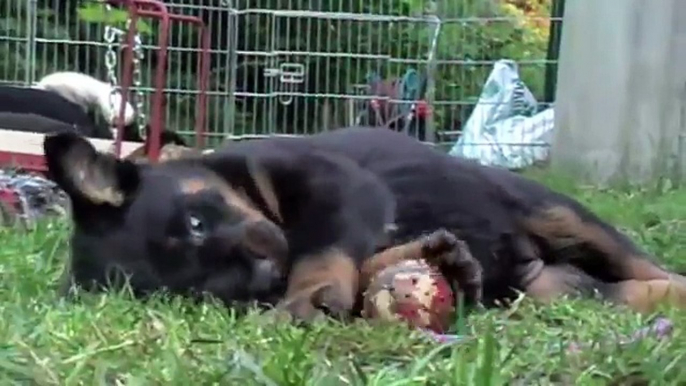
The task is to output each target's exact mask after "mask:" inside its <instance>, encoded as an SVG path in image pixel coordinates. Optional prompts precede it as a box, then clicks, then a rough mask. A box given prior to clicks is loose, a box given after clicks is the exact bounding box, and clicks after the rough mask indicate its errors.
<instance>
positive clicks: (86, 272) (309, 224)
mask: <svg viewBox="0 0 686 386" xmlns="http://www.w3.org/2000/svg"><path fill="white" fill-rule="evenodd" d="M44 147H45V154H46V158H47V162H48V165H49V168H50V172H51V175H52V178H53V179H54V180H55V181H56V182H57V183H58V184H59V185H60V186H61V187H62V188H63V189H64V190H65V191H66V192H67V193H68V194H69V196H70V197H71V199H72V205H73V221H74V224H75V227H74V231H73V235H72V243H71V248H72V256H71V261H70V265H69V277H70V279H71V280H70V283H72V284H76V285H78V286H81V287H85V288H89V289H96V288H103V287H107V286H119V285H121V284H122V283H123V280H124V275H122V272H123V273H125V274H126V275H129V283H130V285H131V288H132V289H133V290H134V293H135V294H137V295H139V296H144V295H147V294H149V293H151V292H154V291H157V290H160V289H163V288H165V289H167V290H168V291H171V292H172V293H177V294H184V295H188V296H193V297H195V296H198V294H199V293H202V292H209V293H211V294H213V295H214V296H216V297H217V298H219V299H221V300H223V301H224V302H226V303H227V304H234V303H235V302H246V301H258V302H262V303H269V304H274V303H278V304H279V305H280V306H281V307H283V308H285V309H286V310H288V311H289V312H290V313H291V314H293V315H294V316H296V317H298V318H301V319H306V320H307V319H310V318H312V317H314V316H316V315H318V314H319V313H320V312H321V311H322V310H325V311H327V312H332V313H335V314H343V315H346V314H349V313H350V312H351V311H353V310H354V308H355V305H356V299H357V298H358V296H359V291H358V285H359V281H360V277H359V276H360V275H359V268H360V266H361V264H362V263H363V262H364V261H365V260H366V259H369V257H370V256H372V255H373V254H374V253H375V252H380V253H386V254H391V255H392V254H393V252H392V251H393V249H392V250H391V252H389V251H385V252H384V248H385V247H386V246H393V245H396V246H397V245H400V244H403V243H406V242H407V243H409V244H407V245H408V246H409V247H408V248H415V249H414V250H415V251H416V250H423V249H422V248H423V247H421V245H422V244H421V243H422V242H421V241H420V242H419V245H420V248H419V249H417V245H418V243H417V242H416V241H413V240H416V239H417V238H419V237H420V236H422V235H424V234H427V233H431V232H433V231H435V230H437V229H446V230H448V231H450V232H452V233H454V234H455V235H457V236H458V237H459V238H461V239H462V240H464V241H465V242H466V244H467V245H468V246H469V249H470V250H471V252H472V254H473V255H474V257H475V258H476V259H477V260H478V261H479V262H480V264H481V266H482V268H483V274H482V275H483V277H482V278H479V277H472V278H470V277H469V275H466V274H465V272H464V270H465V266H464V264H463V263H464V262H463V261H461V260H460V257H459V256H456V255H455V254H456V252H455V250H452V249H451V248H450V245H447V247H446V248H434V249H433V251H434V252H431V253H435V251H437V250H439V251H441V252H440V253H439V254H440V256H437V257H435V258H434V260H435V261H438V262H439V263H440V265H441V269H442V270H443V273H444V274H446V275H447V276H449V277H452V278H459V279H460V280H461V282H460V283H459V285H460V288H461V289H462V290H464V291H465V292H466V293H467V294H468V297H470V298H471V299H472V300H477V299H479V293H480V291H479V289H480V288H482V293H483V297H482V298H481V300H482V301H483V303H484V304H485V305H493V304H494V303H495V302H496V301H500V300H504V299H508V298H511V297H513V296H516V295H517V293H518V291H523V292H525V293H527V294H528V295H530V296H532V297H534V298H536V299H541V300H548V299H552V298H554V297H556V296H560V295H563V294H580V295H587V296H590V295H593V294H599V295H600V296H601V297H602V298H604V299H607V300H610V301H613V302H616V303H622V304H627V305H628V306H630V307H632V308H633V309H636V310H638V311H650V310H652V309H653V308H654V307H655V306H656V305H657V304H658V303H659V302H661V301H664V300H669V301H672V302H673V303H675V304H676V305H679V306H684V305H686V279H685V278H684V277H682V276H679V275H677V274H674V273H671V272H669V271H667V270H666V269H664V268H661V267H660V266H659V265H658V264H656V263H654V262H652V261H651V259H650V258H649V257H648V256H647V255H646V254H645V253H644V252H643V251H642V250H640V249H639V248H638V247H637V246H636V245H635V244H633V243H632V242H631V241H630V240H629V239H628V238H627V237H625V236H624V235H623V234H621V233H620V232H619V231H617V230H616V229H615V228H614V227H612V226H610V225H609V224H607V223H605V222H603V221H602V220H601V219H599V218H598V217H596V216H595V215H594V214H593V213H591V212H590V211H588V210H587V209H586V208H584V207H583V206H581V205H580V204H579V203H578V202H576V201H574V200H573V199H571V198H569V197H567V196H565V195H562V194H558V193H555V192H553V191H551V190H549V189H547V188H546V187H544V186H542V185H540V184H538V183H536V182H533V181H530V180H528V179H525V178H523V177H521V176H519V175H517V174H514V173H511V172H509V171H507V170H503V169H496V168H491V167H485V166H480V165H478V164H476V163H473V162H471V161H466V160H461V159H456V158H453V157H450V156H447V155H445V154H443V153H441V152H439V151H438V150H434V149H432V148H430V147H427V146H426V145H423V144H421V143H419V142H417V141H416V140H414V139H411V138H409V137H407V136H405V135H403V134H399V133H395V132H392V131H390V130H369V129H366V128H351V129H345V130H338V131H334V132H329V133H324V134H319V135H314V136H310V137H305V138H270V139H262V140H253V141H245V142H240V143H231V144H230V145H228V146H226V147H225V148H223V149H221V150H219V151H216V152H214V153H213V154H210V155H206V156H203V157H201V158H191V159H182V160H173V161H169V162H164V163H161V164H157V165H146V164H141V165H138V164H134V163H132V162H128V161H117V160H115V159H113V158H111V157H110V156H108V155H104V154H98V153H96V152H95V151H94V150H93V148H92V147H91V146H90V145H89V143H88V142H86V141H84V140H83V139H82V138H80V137H78V136H77V135H74V134H59V135H54V136H50V137H48V138H47V139H46V141H45V143H44ZM389 224H395V227H396V230H395V231H394V233H393V235H392V237H391V240H387V239H385V237H387V236H388V232H387V230H388V229H389ZM424 249H425V248H424ZM398 250H402V248H395V251H398ZM400 255H401V254H400ZM390 259H391V260H392V259H393V257H392V256H391V257H390ZM474 272H478V270H476V271H474ZM481 279H482V280H481ZM363 280H364V278H363Z"/></svg>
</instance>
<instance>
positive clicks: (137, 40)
mask: <svg viewBox="0 0 686 386" xmlns="http://www.w3.org/2000/svg"><path fill="white" fill-rule="evenodd" d="M130 25H131V19H129V20H128V21H127V28H128V27H129V26H130ZM143 59H145V54H144V53H143V42H142V40H141V36H140V35H139V34H136V36H134V39H133V86H134V88H135V93H136V124H137V126H138V134H139V135H140V136H141V138H146V134H147V133H146V131H145V124H146V122H145V109H144V103H143V101H144V97H143V90H142V85H143V81H142V74H141V63H142V62H143Z"/></svg>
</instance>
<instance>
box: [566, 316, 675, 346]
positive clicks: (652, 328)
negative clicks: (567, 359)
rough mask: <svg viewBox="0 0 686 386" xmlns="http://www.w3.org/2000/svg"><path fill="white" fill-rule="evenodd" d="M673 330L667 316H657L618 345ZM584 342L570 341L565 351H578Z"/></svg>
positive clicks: (661, 334) (658, 337) (668, 334)
mask: <svg viewBox="0 0 686 386" xmlns="http://www.w3.org/2000/svg"><path fill="white" fill-rule="evenodd" d="M673 331H674V324H673V323H672V322H671V321H670V320H669V319H667V318H663V317H660V318H657V319H655V320H654V321H653V322H652V323H651V324H650V325H649V326H647V327H643V328H641V329H639V330H638V331H635V332H634V333H633V334H631V336H628V337H625V338H623V339H621V340H620V341H619V344H620V345H625V344H631V343H635V342H638V341H640V340H641V339H643V338H646V337H648V336H654V337H655V338H657V339H664V338H668V337H669V336H671V335H672V332H673ZM584 346H585V345H584V344H579V343H578V342H572V343H570V344H569V345H568V346H567V352H569V353H579V352H581V351H582V350H583V349H584V348H585V347H584Z"/></svg>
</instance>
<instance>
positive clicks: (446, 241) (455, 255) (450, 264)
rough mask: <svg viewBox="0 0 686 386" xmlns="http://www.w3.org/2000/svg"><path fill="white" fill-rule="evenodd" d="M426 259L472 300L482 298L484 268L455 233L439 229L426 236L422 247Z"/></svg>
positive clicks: (475, 300)
mask: <svg viewBox="0 0 686 386" xmlns="http://www.w3.org/2000/svg"><path fill="white" fill-rule="evenodd" d="M422 254H423V257H424V259H425V260H426V261H427V262H429V263H430V264H432V265H434V266H436V267H438V268H439V270H440V271H441V273H442V274H443V275H444V276H445V277H446V278H447V279H448V280H449V281H455V282H457V286H458V287H459V288H458V289H459V290H460V291H462V292H463V293H464V295H465V298H466V299H467V300H469V301H472V302H479V301H480V300H481V292H482V275H483V274H482V268H481V264H480V263H479V261H478V260H476V259H475V258H474V256H472V253H471V251H470V250H469V246H468V245H467V243H465V242H464V241H463V240H460V239H459V238H457V236H455V235H454V234H453V233H451V232H448V231H447V230H445V229H439V230H437V231H435V232H433V233H431V234H430V235H428V236H427V237H426V240H425V244H424V245H423V248H422Z"/></svg>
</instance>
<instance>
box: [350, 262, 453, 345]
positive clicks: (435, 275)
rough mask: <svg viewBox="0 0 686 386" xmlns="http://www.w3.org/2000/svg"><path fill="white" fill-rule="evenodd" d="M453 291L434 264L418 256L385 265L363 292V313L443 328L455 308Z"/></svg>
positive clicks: (422, 326)
mask: <svg viewBox="0 0 686 386" xmlns="http://www.w3.org/2000/svg"><path fill="white" fill-rule="evenodd" d="M453 299H454V296H453V291H452V289H451V288H450V285H449V284H448V282H447V280H446V279H445V277H443V275H441V274H440V273H439V272H438V271H437V270H436V269H435V268H433V267H431V266H430V265H428V264H427V263H426V262H424V261H422V260H409V261H404V262H402V263H400V264H397V265H393V266H390V267H386V268H385V269H383V270H382V271H380V272H379V273H378V274H377V275H376V276H375V277H374V278H372V280H371V283H370V285H369V287H368V288H367V290H366V291H365V294H364V306H363V307H364V308H363V313H364V316H365V317H367V318H371V319H381V320H386V321H404V322H406V323H408V324H409V325H410V326H412V327H417V328H425V329H429V330H432V331H434V332H437V333H443V332H445V331H446V330H447V329H448V328H449V326H450V318H451V316H452V314H453V312H454V310H455V306H454V301H453Z"/></svg>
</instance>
